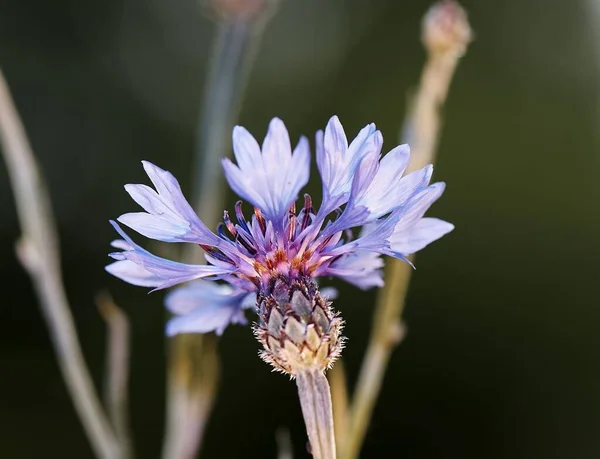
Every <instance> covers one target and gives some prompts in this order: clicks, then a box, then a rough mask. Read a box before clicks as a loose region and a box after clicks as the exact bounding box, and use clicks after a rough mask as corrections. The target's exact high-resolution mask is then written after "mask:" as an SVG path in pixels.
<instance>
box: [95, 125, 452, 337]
mask: <svg viewBox="0 0 600 459" xmlns="http://www.w3.org/2000/svg"><path fill="white" fill-rule="evenodd" d="M382 145H383V137H382V135H381V132H379V131H378V130H377V129H376V128H375V125H374V124H370V125H368V126H366V127H365V128H363V129H362V130H361V131H360V132H359V134H358V135H357V137H356V138H355V139H354V140H353V141H352V142H351V143H350V144H348V141H347V138H346V134H345V132H344V129H343V127H342V125H341V124H340V122H339V120H338V118H337V117H335V116H334V117H333V118H331V120H330V121H329V123H328V124H327V127H326V128H325V132H322V131H319V132H318V133H317V135H316V152H317V154H316V157H317V166H318V169H319V172H320V176H321V180H322V183H323V199H322V202H321V206H320V208H319V209H318V210H316V211H315V209H314V208H313V201H312V199H311V197H310V196H309V195H304V205H303V207H302V208H301V209H300V211H299V212H297V211H296V200H297V199H298V195H299V193H300V191H301V189H302V187H303V186H304V185H306V183H307V182H308V178H309V171H310V150H309V145H308V141H307V139H306V138H304V137H303V138H301V139H300V141H299V142H298V144H297V146H296V147H295V148H294V150H292V147H291V142H290V139H289V135H288V132H287V129H286V128H285V125H284V124H283V122H282V121H281V120H279V119H277V118H275V119H273V120H272V121H271V123H270V126H269V130H268V132H267V135H266V137H265V140H264V142H263V144H262V147H261V146H259V144H258V142H257V141H256V140H255V139H254V137H253V136H252V135H251V134H250V133H249V132H248V131H247V130H246V129H244V128H242V127H239V126H238V127H236V128H234V131H233V149H234V153H235V160H236V163H237V164H235V163H233V162H232V161H230V160H229V159H224V160H223V168H224V171H225V177H226V178H227V181H228V183H229V185H230V186H231V188H232V189H233V190H234V191H235V192H236V193H237V194H238V195H239V196H240V197H241V198H243V199H244V200H245V201H247V202H248V203H250V204H251V205H252V206H253V207H254V212H253V213H252V215H251V216H250V218H249V219H248V218H246V216H245V214H244V212H243V210H242V201H238V203H237V204H236V206H235V221H232V219H231V218H230V217H229V214H228V213H227V212H225V213H224V219H223V223H222V224H221V225H220V226H219V228H218V230H217V233H216V234H215V233H213V232H212V231H211V230H209V229H208V228H207V227H206V225H204V224H203V223H202V221H200V219H199V218H198V216H197V215H196V214H195V213H194V211H193V209H192V207H191V206H190V204H189V203H188V202H187V201H186V199H185V198H184V196H183V193H182V191H181V188H180V186H179V184H178V182H177V180H176V179H175V178H174V177H173V175H171V174H170V173H169V172H167V171H164V170H162V169H160V168H159V167H157V166H155V165H153V164H151V163H149V162H143V166H144V169H145V171H146V173H147V174H148V176H149V178H150V180H151V181H152V183H153V185H154V187H155V189H156V190H154V189H152V188H150V187H148V186H146V185H126V186H125V189H126V190H127V191H128V193H129V194H130V195H131V197H132V198H133V199H134V200H135V201H136V202H137V203H138V204H139V205H140V206H141V207H142V208H143V209H144V211H145V212H137V213H128V214H125V215H121V216H120V217H119V218H118V219H117V220H118V221H119V222H120V223H122V224H124V225H126V226H128V227H129V228H131V229H133V230H135V231H137V232H138V233H140V234H142V235H144V236H146V237H148V238H151V239H156V240H159V241H164V242H187V243H193V244H198V245H200V246H201V247H202V248H203V249H204V251H205V257H206V260H207V262H208V264H206V265H189V264H184V263H178V262H174V261H171V260H167V259H164V258H160V257H157V256H155V255H152V254H151V253H149V252H148V251H146V250H144V249H143V248H141V247H140V246H138V245H137V244H135V243H134V242H133V241H132V240H131V238H129V236H127V235H126V234H125V232H124V231H123V230H122V229H121V228H120V226H119V225H118V223H116V222H111V223H112V224H113V226H114V227H115V229H116V230H117V232H118V233H119V234H120V235H121V237H122V238H123V240H118V241H115V242H113V246H115V247H116V248H118V249H121V251H120V252H115V253H112V254H111V257H113V258H114V259H115V260H117V261H116V262H114V263H112V264H110V265H108V266H107V268H106V269H107V271H108V272H110V273H111V274H113V275H115V276H117V277H119V278H121V279H123V280H125V281H126V282H129V283H131V284H134V285H139V286H146V287H155V289H163V288H167V287H171V286H174V285H177V284H181V283H184V282H188V281H192V280H194V282H192V283H190V284H188V285H186V286H184V287H181V288H180V289H177V290H175V291H174V292H172V293H170V294H169V295H168V296H167V299H166V304H167V308H168V309H169V310H170V311H171V312H173V313H174V314H175V318H173V319H172V320H171V321H170V322H169V324H168V325H167V332H168V334H176V333H187V332H198V333H205V332H209V331H216V332H217V333H221V332H222V331H223V330H224V328H225V327H226V326H227V325H228V324H230V323H245V318H244V315H243V310H244V309H246V308H248V307H250V306H251V305H252V304H253V302H254V300H255V298H256V297H257V295H258V296H260V295H261V294H264V293H265V292H267V291H268V290H269V286H271V285H273V283H274V282H275V281H281V280H283V281H284V282H287V283H288V284H290V285H291V284H292V283H293V282H294V281H295V280H299V279H306V278H313V279H314V278H321V277H338V278H340V279H343V280H345V281H347V282H349V283H351V284H353V285H356V286H357V287H359V288H361V289H368V288H372V287H379V286H382V285H383V277H382V268H383V259H382V258H381V255H388V256H392V257H395V258H400V259H402V260H405V261H406V257H407V256H408V255H410V254H412V253H414V252H416V251H418V250H421V249H422V248H424V247H425V246H427V245H428V244H429V243H431V242H433V241H435V240H436V239H439V238H440V237H442V236H443V235H445V234H446V233H448V232H450V231H452V229H453V228H454V227H453V225H452V224H450V223H447V222H445V221H442V220H438V219H435V218H424V214H425V212H426V211H427V210H428V209H429V207H430V206H431V205H432V204H433V203H434V202H435V201H436V200H437V199H438V198H439V197H440V196H441V195H442V193H443V191H444V186H445V185H444V184H443V183H441V182H439V183H434V184H432V185H430V184H429V182H430V179H431V175H432V172H433V168H432V166H427V167H425V168H423V169H420V170H417V171H414V172H411V173H410V174H407V175H404V171H405V170H406V168H407V166H408V162H409V158H410V151H409V147H408V145H400V146H398V147H396V148H394V149H392V150H391V151H390V152H389V153H387V154H385V155H383V157H382V154H381V149H382ZM359 227H363V229H362V231H361V232H360V233H359V234H358V236H357V237H356V238H354V237H353V234H352V230H353V229H355V228H359ZM197 279H204V280H197ZM214 280H219V281H221V282H220V283H211V282H208V281H214Z"/></svg>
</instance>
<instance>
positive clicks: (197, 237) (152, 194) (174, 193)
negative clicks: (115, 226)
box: [118, 161, 221, 245]
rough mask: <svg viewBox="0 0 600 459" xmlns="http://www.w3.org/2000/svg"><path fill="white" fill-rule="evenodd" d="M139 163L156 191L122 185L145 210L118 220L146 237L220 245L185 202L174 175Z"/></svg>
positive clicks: (146, 162) (148, 164)
mask: <svg viewBox="0 0 600 459" xmlns="http://www.w3.org/2000/svg"><path fill="white" fill-rule="evenodd" d="M142 164H143V166H144V170H145V171H146V173H147V174H148V177H149V178H150V180H151V181H152V183H153V184H154V186H155V187H156V190H157V191H154V190H153V189H152V188H150V187H148V186H146V185H133V184H129V185H125V189H126V190H127V192H128V193H129V194H130V195H131V197H132V198H133V200H134V201H135V202H137V203H138V204H139V205H140V206H141V207H142V208H143V209H144V210H145V211H146V213H144V212H134V213H128V214H124V215H121V216H120V217H119V218H118V220H119V221H120V222H121V223H123V224H125V225H127V226H129V227H130V228H131V229H133V230H135V231H137V232H138V233H140V234H142V235H144V236H146V237H149V238H151V239H156V240H159V241H163V242H193V243H196V244H204V245H218V244H220V243H221V239H219V238H218V237H217V236H216V235H215V234H214V233H213V232H212V231H210V230H209V229H208V228H207V227H206V225H204V223H202V222H201V221H200V219H199V218H198V216H197V215H196V214H195V212H194V210H193V209H192V207H191V206H190V204H189V203H188V202H187V201H186V199H185V197H184V196H183V193H182V192H181V187H180V186H179V183H178V182H177V180H176V179H175V177H173V175H172V174H171V173H170V172H167V171H165V170H163V169H161V168H160V167H157V166H155V165H154V164H152V163H150V162H148V161H142Z"/></svg>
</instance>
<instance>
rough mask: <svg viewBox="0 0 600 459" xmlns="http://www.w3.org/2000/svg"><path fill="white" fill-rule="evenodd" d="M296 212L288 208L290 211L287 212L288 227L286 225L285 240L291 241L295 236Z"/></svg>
mask: <svg viewBox="0 0 600 459" xmlns="http://www.w3.org/2000/svg"><path fill="white" fill-rule="evenodd" d="M296 222H297V219H296V214H295V213H294V212H292V209H290V213H289V223H288V227H287V240H288V241H293V240H294V237H295V236H296Z"/></svg>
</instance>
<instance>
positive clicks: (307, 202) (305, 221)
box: [300, 193, 313, 231]
mask: <svg viewBox="0 0 600 459" xmlns="http://www.w3.org/2000/svg"><path fill="white" fill-rule="evenodd" d="M312 213H313V207H312V198H311V197H310V195H309V194H308V193H307V194H305V195H304V217H303V218H302V225H301V227H300V231H304V230H305V229H306V227H307V226H308V225H309V224H310V223H312V217H311V214H312Z"/></svg>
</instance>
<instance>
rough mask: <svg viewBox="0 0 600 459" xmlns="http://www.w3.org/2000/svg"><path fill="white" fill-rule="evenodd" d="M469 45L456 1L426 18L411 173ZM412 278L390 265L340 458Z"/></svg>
mask: <svg viewBox="0 0 600 459" xmlns="http://www.w3.org/2000/svg"><path fill="white" fill-rule="evenodd" d="M470 40H471V30H470V26H469V23H468V22H467V19H466V14H465V12H464V10H463V9H462V8H461V7H460V5H458V4H457V3H456V2H455V1H453V0H443V1H441V2H440V3H438V4H437V5H436V6H434V7H433V8H432V9H431V10H430V12H429V13H428V14H427V15H426V17H425V21H424V27H423V42H424V44H425V46H426V48H427V50H428V59H427V62H426V63H425V66H424V68H423V72H422V74H421V81H420V85H419V89H418V91H417V94H416V96H415V99H414V101H413V102H412V110H411V111H410V115H409V117H408V119H407V121H406V123H405V126H404V130H403V132H404V134H403V135H404V137H405V139H404V140H405V141H407V142H408V143H409V144H410V146H411V160H410V164H409V166H408V168H407V172H410V171H414V170H417V169H420V168H422V167H424V166H426V165H427V164H430V163H433V161H434V160H435V153H436V148H437V143H438V139H439V132H440V124H441V122H440V119H441V115H440V111H441V108H442V106H443V104H444V101H445V100H446V97H447V95H448V88H449V86H450V82H451V81H452V77H453V75H454V72H455V70H456V66H457V65H458V62H459V59H460V57H461V56H462V55H463V54H464V52H465V50H466V46H467V44H468V43H469V41H470ZM410 258H411V260H412V259H414V257H410ZM411 276H412V268H411V267H410V266H409V265H408V264H407V263H404V262H402V261H400V260H397V259H393V260H389V261H388V263H387V268H386V276H385V286H384V287H383V289H382V290H381V292H380V294H379V296H378V298H377V303H376V306H375V316H374V319H373V326H372V330H371V337H370V340H369V345H368V347H367V351H366V353H365V357H364V359H363V363H362V366H361V370H360V375H359V379H358V383H357V387H356V392H355V394H354V397H353V400H352V404H351V408H350V419H349V427H348V431H347V434H346V435H345V436H344V442H343V450H342V454H341V455H340V457H341V459H355V458H357V457H358V455H359V452H360V448H361V446H362V444H363V442H364V438H365V435H366V432H367V428H368V426H369V423H370V420H371V417H372V414H373V409H374V407H375V403H376V401H377V397H378V396H379V392H380V390H381V386H382V384H383V378H384V376H385V370H386V368H387V365H388V362H389V360H390V357H391V355H392V352H393V350H394V348H395V347H396V346H397V345H398V343H399V342H400V341H401V339H402V337H403V335H404V333H403V332H404V329H403V327H402V324H401V322H400V319H401V316H402V312H403V310H404V305H405V299H406V293H407V290H408V285H409V282H410V278H411Z"/></svg>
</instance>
